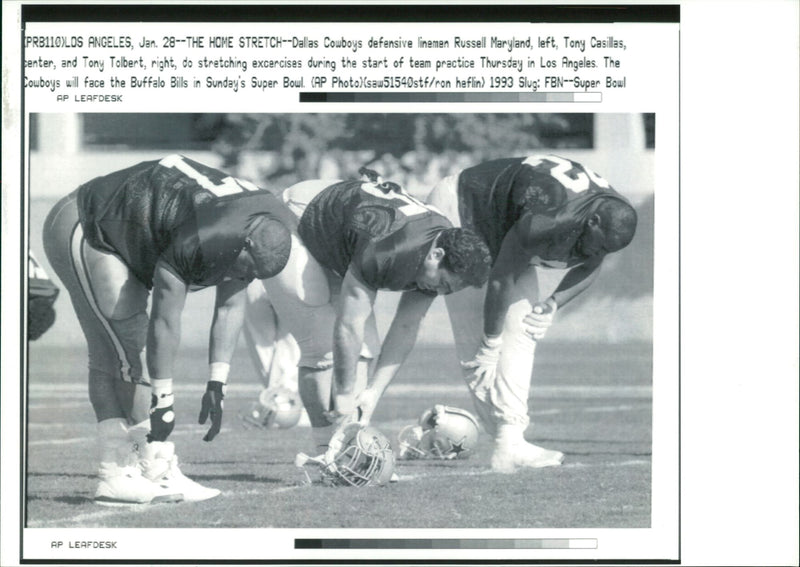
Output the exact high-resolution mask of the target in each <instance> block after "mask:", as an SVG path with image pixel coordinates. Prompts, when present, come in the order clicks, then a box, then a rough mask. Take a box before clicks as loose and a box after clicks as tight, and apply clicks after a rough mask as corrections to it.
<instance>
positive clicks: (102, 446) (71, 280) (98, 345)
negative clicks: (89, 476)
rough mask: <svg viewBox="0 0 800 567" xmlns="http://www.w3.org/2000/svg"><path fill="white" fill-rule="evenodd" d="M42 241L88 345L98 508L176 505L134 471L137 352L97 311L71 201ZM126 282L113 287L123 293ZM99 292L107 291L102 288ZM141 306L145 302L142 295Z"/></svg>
mask: <svg viewBox="0 0 800 567" xmlns="http://www.w3.org/2000/svg"><path fill="white" fill-rule="evenodd" d="M43 240H44V247H45V252H46V254H47V257H48V260H49V261H50V264H51V265H52V267H53V270H54V272H55V273H56V275H58V277H59V279H60V280H61V282H62V284H63V285H64V287H65V288H66V290H67V292H68V294H69V296H70V300H71V303H72V306H73V308H74V310H75V313H76V315H77V317H78V321H79V323H80V326H81V329H82V331H83V334H84V336H85V338H86V341H87V346H88V351H89V399H90V401H91V404H92V407H93V409H94V412H95V416H96V418H97V438H98V446H99V452H100V455H99V456H100V469H99V475H98V476H99V478H100V481H99V484H98V489H97V493H96V498H97V502H99V503H106V504H132V503H145V502H159V501H175V500H179V499H180V494H179V493H177V494H176V493H173V492H172V491H170V490H165V489H163V488H162V487H160V486H159V485H158V484H156V483H153V482H152V481H150V480H148V479H146V478H144V477H143V476H142V474H141V470H140V469H139V468H138V467H137V466H136V465H137V459H138V455H137V447H136V445H135V443H134V442H133V441H132V440H131V439H130V436H129V431H128V427H129V425H130V424H131V423H135V422H137V421H143V420H146V419H147V413H148V409H149V388H144V391H143V389H142V388H137V383H136V382H135V378H137V377H140V376H141V368H142V366H141V359H140V358H139V356H138V353H136V352H135V350H136V349H135V348H131V345H130V344H128V345H127V346H128V348H126V345H125V341H124V339H121V338H120V336H119V330H120V329H119V327H115V326H114V325H112V324H111V321H110V320H109V319H108V318H107V317H105V316H104V315H103V313H102V311H101V310H100V308H99V306H98V303H97V298H96V296H95V293H94V289H95V287H93V286H92V282H91V281H90V279H89V269H88V266H87V262H86V256H85V250H86V248H87V247H86V245H85V243H84V240H83V236H82V231H81V226H80V223H79V222H78V213H77V207H76V203H75V195H74V194H72V195H69V196H68V197H65V198H64V199H62V200H61V201H59V203H58V204H57V205H56V206H55V207H54V208H53V209H52V211H51V212H50V214H49V215H48V217H47V219H46V221H45V226H44V231H43ZM125 281H126V278H123V279H122V280H121V281H118V282H117V285H118V287H122V285H124V282H125ZM100 285H101V286H107V285H110V284H107V283H106V282H102V283H101V284H100ZM106 291H107V290H106ZM144 291H145V300H146V290H144ZM142 324H143V325H144V332H146V316H145V319H144V322H143V323H142V322H141V321H138V324H137V319H136V318H135V317H134V318H133V319H132V320H130V321H128V326H129V327H130V329H129V331H130V333H128V335H129V338H130V337H139V336H141V332H142V329H137V328H136V327H137V326H141V325H142Z"/></svg>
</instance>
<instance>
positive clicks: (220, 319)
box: [198, 280, 248, 441]
mask: <svg viewBox="0 0 800 567" xmlns="http://www.w3.org/2000/svg"><path fill="white" fill-rule="evenodd" d="M247 284H248V282H245V281H242V280H231V281H226V282H223V283H221V284H219V285H218V286H217V290H216V299H215V301H214V317H213V319H212V322H211V332H210V334H209V345H208V363H209V364H208V368H209V379H208V382H207V383H206V391H205V393H204V394H203V399H202V401H201V405H200V415H199V417H198V422H199V423H200V424H203V423H205V422H206V420H207V419H208V418H209V417H211V428H210V429H209V430H208V433H206V435H205V437H203V440H204V441H211V440H212V439H214V437H216V436H217V434H218V433H219V431H220V428H221V427H222V408H223V403H222V400H223V399H224V398H225V384H226V383H227V380H228V372H229V370H230V364H231V359H232V358H233V352H234V350H235V349H236V342H237V340H238V339H239V332H240V331H241V329H242V325H243V324H244V306H245V293H246V292H245V289H246V288H247Z"/></svg>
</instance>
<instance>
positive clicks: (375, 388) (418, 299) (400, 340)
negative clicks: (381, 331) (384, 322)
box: [358, 291, 435, 423]
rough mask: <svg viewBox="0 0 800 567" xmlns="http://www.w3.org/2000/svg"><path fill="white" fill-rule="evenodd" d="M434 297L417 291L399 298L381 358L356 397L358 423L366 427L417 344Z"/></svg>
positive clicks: (382, 348) (407, 292)
mask: <svg viewBox="0 0 800 567" xmlns="http://www.w3.org/2000/svg"><path fill="white" fill-rule="evenodd" d="M434 299H435V296H433V295H430V294H426V293H421V292H419V291H406V292H403V295H402V296H401V297H400V303H399V304H398V305H397V312H396V313H395V315H394V319H392V324H391V326H390V327H389V331H388V332H387V333H386V338H385V339H384V341H383V346H382V347H381V354H380V357H378V363H377V365H376V366H375V372H374V373H373V375H372V383H371V384H370V386H369V388H367V389H365V390H364V392H363V393H362V394H361V395H359V398H358V408H359V409H360V410H361V415H360V417H359V419H360V420H361V421H362V422H363V423H368V422H369V420H370V418H371V417H372V412H373V411H374V410H375V406H376V405H377V404H378V400H379V399H380V397H381V396H382V395H383V392H384V391H385V390H386V388H387V386H389V384H390V383H391V381H392V380H393V379H394V377H395V375H396V374H397V371H398V370H399V369H400V367H401V366H402V365H403V363H404V362H405V360H406V358H408V355H409V353H410V352H411V349H412V348H414V343H416V341H417V335H418V334H419V328H420V325H421V324H422V320H423V319H424V318H425V314H426V313H427V312H428V309H429V308H430V306H431V304H432V303H433V300H434Z"/></svg>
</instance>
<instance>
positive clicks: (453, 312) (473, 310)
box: [444, 286, 496, 436]
mask: <svg viewBox="0 0 800 567" xmlns="http://www.w3.org/2000/svg"><path fill="white" fill-rule="evenodd" d="M485 296H486V286H483V287H481V288H480V289H477V288H474V287H467V288H464V289H462V290H461V291H458V292H456V293H452V294H450V295H446V296H445V298H444V300H445V305H446V306H447V314H448V316H449V317H450V327H451V328H452V330H453V339H454V340H455V345H456V355H457V357H458V360H459V361H460V362H469V361H470V360H473V359H474V358H475V354H476V353H477V352H478V347H479V346H480V344H481V340H482V338H483V301H484V297H485ZM460 371H461V373H462V377H463V378H464V380H465V381H466V382H467V383H469V381H470V380H471V379H472V371H471V370H467V369H464V368H461V369H460ZM470 394H471V395H472V402H473V405H474V407H475V412H476V413H477V414H478V417H479V418H480V420H481V424H482V425H483V427H484V429H486V432H487V433H489V434H490V435H492V436H494V434H495V433H496V426H495V421H496V420H495V417H494V411H493V407H492V404H491V402H490V401H488V400H486V399H485V397H483V399H482V397H479V396H477V395H476V393H475V392H473V391H472V389H470Z"/></svg>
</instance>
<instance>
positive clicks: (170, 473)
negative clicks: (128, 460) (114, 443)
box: [139, 442, 220, 502]
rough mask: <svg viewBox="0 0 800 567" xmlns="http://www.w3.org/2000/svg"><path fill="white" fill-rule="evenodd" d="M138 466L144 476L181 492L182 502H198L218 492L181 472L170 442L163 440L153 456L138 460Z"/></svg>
mask: <svg viewBox="0 0 800 567" xmlns="http://www.w3.org/2000/svg"><path fill="white" fill-rule="evenodd" d="M139 466H140V467H141V468H142V473H143V475H144V476H145V478H148V479H150V480H152V481H153V482H158V483H159V484H162V485H165V486H168V487H170V489H172V490H173V491H175V492H180V493H181V494H183V500H184V502H200V501H201V500H208V499H209V498H214V497H215V496H219V494H220V491H219V490H217V489H216V488H207V487H205V486H203V485H202V484H199V483H197V482H195V481H193V480H192V479H190V478H188V477H187V476H186V475H184V474H183V473H182V472H181V469H180V468H179V467H178V456H177V455H176V454H175V445H173V444H172V443H170V442H164V443H163V444H162V447H160V448H159V450H158V452H157V453H156V455H155V457H154V458H152V459H147V460H145V459H143V460H141V461H139Z"/></svg>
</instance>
